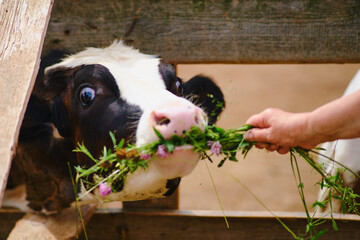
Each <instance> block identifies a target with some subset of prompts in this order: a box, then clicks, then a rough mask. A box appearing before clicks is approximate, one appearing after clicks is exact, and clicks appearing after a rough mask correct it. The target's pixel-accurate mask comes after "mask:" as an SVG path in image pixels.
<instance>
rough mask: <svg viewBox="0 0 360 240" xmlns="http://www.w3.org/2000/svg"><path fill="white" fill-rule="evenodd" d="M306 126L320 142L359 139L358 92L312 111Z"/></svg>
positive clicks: (359, 100)
mask: <svg viewBox="0 0 360 240" xmlns="http://www.w3.org/2000/svg"><path fill="white" fill-rule="evenodd" d="M308 124H309V126H308V128H309V131H310V132H313V133H314V136H315V137H317V138H319V141H320V142H325V141H332V140H335V139H346V138H355V137H360V90H358V91H356V92H354V93H352V94H350V95H348V96H345V97H342V98H339V99H337V100H334V101H332V102H330V103H328V104H325V105H323V106H321V107H319V108H318V109H316V110H314V111H313V112H311V113H310V114H309V118H308Z"/></svg>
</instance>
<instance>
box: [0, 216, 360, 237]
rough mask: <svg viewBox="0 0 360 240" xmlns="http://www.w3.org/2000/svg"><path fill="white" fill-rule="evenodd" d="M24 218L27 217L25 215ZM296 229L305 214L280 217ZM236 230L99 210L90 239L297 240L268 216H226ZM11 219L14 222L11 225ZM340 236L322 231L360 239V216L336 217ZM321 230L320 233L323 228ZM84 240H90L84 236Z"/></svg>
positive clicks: (0, 221)
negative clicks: (86, 239)
mask: <svg viewBox="0 0 360 240" xmlns="http://www.w3.org/2000/svg"><path fill="white" fill-rule="evenodd" d="M22 214H23V213H22ZM275 215H276V216H278V217H279V218H280V219H281V220H282V221H283V222H284V223H285V224H286V225H287V226H288V227H290V229H291V230H292V231H293V232H294V233H296V234H298V233H304V231H305V225H306V215H305V213H294V212H275ZM14 216H16V217H18V218H21V217H22V215H21V213H20V212H18V211H14V210H2V211H0V239H5V238H6V237H7V235H8V234H9V231H7V229H11V228H12V227H13V226H14V221H15V220H14V219H13V218H14ZM226 216H227V219H228V221H229V225H230V228H229V229H227V228H226V224H225V221H224V217H223V215H222V213H221V212H218V211H171V210H141V209H138V210H132V211H129V210H127V211H123V210H119V209H106V210H98V211H97V213H95V215H93V217H92V218H91V220H90V222H89V223H88V224H87V226H86V232H87V236H88V238H89V239H91V240H96V239H99V240H100V239H101V240H104V239H126V240H132V239H134V240H138V239H149V240H153V239H154V240H155V239H156V240H157V239H167V240H179V239H187V240H188V239H189V240H190V239H207V240H212V239H214V240H218V239H229V240H230V239H231V240H232V239H246V240H247V239H257V240H262V239H264V240H271V239H274V240H282V239H284V240H285V239H286V240H288V239H293V238H292V236H291V234H290V233H289V232H287V231H286V230H285V229H284V227H283V226H281V224H280V223H279V222H278V221H277V220H276V219H275V218H274V217H273V216H272V215H271V214H270V213H268V212H233V211H232V212H226ZM7 218H8V220H6V219H7ZM335 219H336V223H337V225H338V227H339V230H338V231H335V230H333V229H332V225H331V222H330V221H329V222H328V223H326V224H323V225H322V226H321V229H328V230H329V232H327V233H325V235H324V236H323V239H327V240H333V239H334V240H335V239H336V240H338V239H341V240H350V239H351V240H352V239H359V238H360V228H359V226H360V217H359V216H356V215H338V214H335ZM318 230H320V229H318ZM80 239H84V236H83V235H82V236H81V237H80Z"/></svg>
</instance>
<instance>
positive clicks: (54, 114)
mask: <svg viewBox="0 0 360 240" xmlns="http://www.w3.org/2000/svg"><path fill="white" fill-rule="evenodd" d="M77 70H78V68H55V69H50V70H49V71H46V73H45V75H44V76H43V79H41V80H40V81H38V82H39V85H38V86H36V87H35V89H36V92H35V94H36V95H38V96H41V97H42V98H44V99H45V100H46V101H48V102H49V106H50V112H51V121H52V123H53V124H54V126H55V127H56V128H57V130H58V132H59V134H60V135H61V136H62V137H69V136H70V125H69V119H68V113H67V110H66V107H65V100H64V98H65V92H66V90H67V88H68V86H69V85H71V84H72V79H73V76H74V74H75V73H76V71H77Z"/></svg>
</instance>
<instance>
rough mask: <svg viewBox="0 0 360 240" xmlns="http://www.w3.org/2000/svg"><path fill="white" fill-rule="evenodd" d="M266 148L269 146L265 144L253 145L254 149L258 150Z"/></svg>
mask: <svg viewBox="0 0 360 240" xmlns="http://www.w3.org/2000/svg"><path fill="white" fill-rule="evenodd" d="M267 146H269V144H266V143H257V144H255V147H256V148H259V149H264V148H266V147H267Z"/></svg>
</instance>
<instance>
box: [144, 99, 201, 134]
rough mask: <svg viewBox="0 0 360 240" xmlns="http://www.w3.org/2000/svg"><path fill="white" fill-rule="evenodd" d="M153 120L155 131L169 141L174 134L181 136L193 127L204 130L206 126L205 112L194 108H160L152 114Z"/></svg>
mask: <svg viewBox="0 0 360 240" xmlns="http://www.w3.org/2000/svg"><path fill="white" fill-rule="evenodd" d="M151 118H152V119H151V120H152V121H153V125H154V127H155V129H156V130H157V131H159V132H160V133H161V134H162V135H163V136H164V138H167V139H168V138H170V137H171V136H172V135H174V134H176V135H181V134H183V133H184V132H185V131H188V130H190V129H191V127H193V126H198V127H201V128H203V127H204V125H205V116H204V113H203V111H202V110H201V109H200V108H198V107H192V106H172V107H164V108H160V109H157V110H154V111H153V112H152V114H151Z"/></svg>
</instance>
